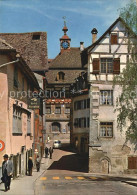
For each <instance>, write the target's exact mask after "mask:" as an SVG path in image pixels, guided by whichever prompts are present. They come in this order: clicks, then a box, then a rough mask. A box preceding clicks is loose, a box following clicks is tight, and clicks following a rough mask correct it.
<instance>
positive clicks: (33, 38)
mask: <svg viewBox="0 0 137 195" xmlns="http://www.w3.org/2000/svg"><path fill="white" fill-rule="evenodd" d="M32 40H40V34H33V36H32Z"/></svg>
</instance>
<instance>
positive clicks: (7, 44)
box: [0, 38, 14, 49]
mask: <svg viewBox="0 0 137 195" xmlns="http://www.w3.org/2000/svg"><path fill="white" fill-rule="evenodd" d="M0 41H1V42H2V43H3V44H5V45H6V46H8V47H10V48H11V49H14V48H13V47H12V46H11V45H10V44H9V43H7V42H6V41H5V40H4V39H1V38H0Z"/></svg>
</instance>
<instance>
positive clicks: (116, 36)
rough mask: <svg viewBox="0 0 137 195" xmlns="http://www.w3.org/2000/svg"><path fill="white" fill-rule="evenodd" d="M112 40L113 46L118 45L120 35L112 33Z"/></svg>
mask: <svg viewBox="0 0 137 195" xmlns="http://www.w3.org/2000/svg"><path fill="white" fill-rule="evenodd" d="M110 40H111V45H115V44H118V35H117V33H112V34H111V39H110Z"/></svg>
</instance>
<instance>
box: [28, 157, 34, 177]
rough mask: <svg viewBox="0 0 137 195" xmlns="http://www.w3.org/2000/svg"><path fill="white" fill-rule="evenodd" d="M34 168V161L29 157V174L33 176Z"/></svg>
mask: <svg viewBox="0 0 137 195" xmlns="http://www.w3.org/2000/svg"><path fill="white" fill-rule="evenodd" d="M32 169H33V161H32V157H29V160H28V172H29V176H32Z"/></svg>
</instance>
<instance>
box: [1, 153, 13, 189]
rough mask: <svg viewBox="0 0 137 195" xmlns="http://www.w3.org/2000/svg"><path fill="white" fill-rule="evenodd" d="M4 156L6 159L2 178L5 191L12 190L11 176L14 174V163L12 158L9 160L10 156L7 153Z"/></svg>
mask: <svg viewBox="0 0 137 195" xmlns="http://www.w3.org/2000/svg"><path fill="white" fill-rule="evenodd" d="M3 158H4V161H3V163H2V178H3V182H4V184H5V192H6V191H8V190H10V184H11V177H12V174H13V163H12V161H11V160H9V157H8V155H7V154H5V155H4V156H3Z"/></svg>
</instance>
